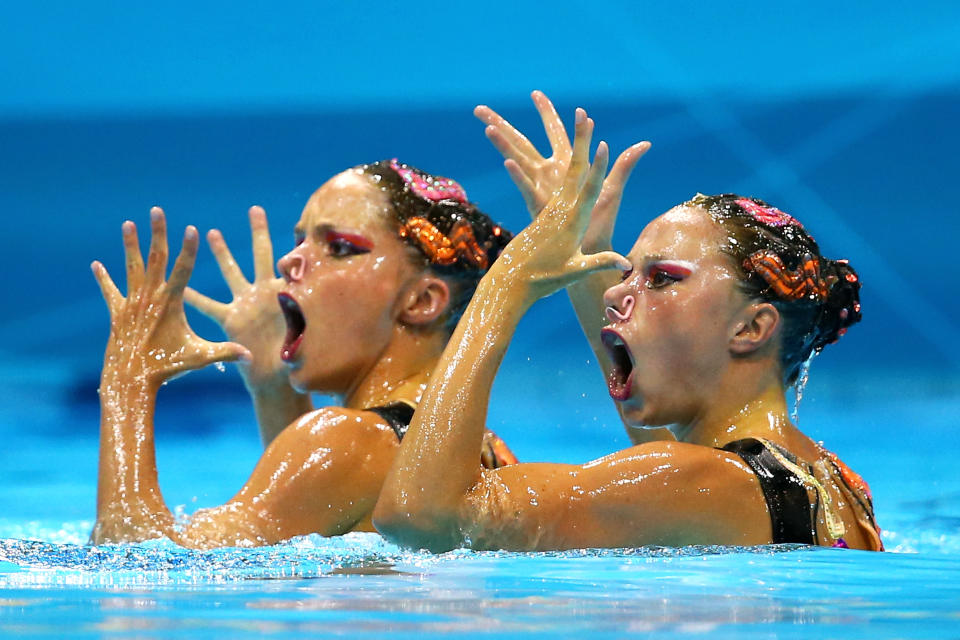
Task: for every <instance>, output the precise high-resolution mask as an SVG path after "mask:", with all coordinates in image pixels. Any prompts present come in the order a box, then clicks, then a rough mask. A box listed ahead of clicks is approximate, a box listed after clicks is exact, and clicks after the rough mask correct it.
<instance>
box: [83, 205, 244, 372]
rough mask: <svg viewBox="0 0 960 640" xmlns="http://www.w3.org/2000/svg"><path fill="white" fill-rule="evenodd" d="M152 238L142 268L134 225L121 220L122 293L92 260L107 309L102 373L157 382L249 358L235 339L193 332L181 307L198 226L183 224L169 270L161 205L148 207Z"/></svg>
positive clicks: (196, 239)
mask: <svg viewBox="0 0 960 640" xmlns="http://www.w3.org/2000/svg"><path fill="white" fill-rule="evenodd" d="M150 226H151V232H152V239H151V242H150V253H149V254H148V257H147V264H146V268H144V263H143V258H142V256H141V254H140V246H139V241H138V239H137V228H136V225H134V224H133V223H132V222H130V221H127V222H125V223H123V244H124V252H125V254H126V268H127V296H126V297H124V296H123V295H122V294H121V293H120V291H119V290H118V289H117V286H116V285H115V284H114V282H113V280H112V279H111V278H110V275H109V274H108V273H107V270H106V268H104V266H103V265H102V264H101V263H100V262H94V263H93V264H92V265H91V269H92V270H93V275H94V277H95V278H96V279H97V283H98V284H99V285H100V291H101V292H102V293H103V299H104V301H106V303H107V308H108V309H109V311H110V339H109V341H108V343H107V351H106V355H105V357H104V371H103V375H104V377H109V376H111V375H118V376H123V377H124V378H125V379H126V380H127V381H134V380H136V379H139V378H141V377H142V378H144V379H145V380H146V381H147V382H149V383H150V384H153V385H159V384H160V383H162V382H163V381H164V380H167V379H169V378H171V377H173V376H175V375H177V374H180V373H185V372H187V371H191V370H193V369H200V368H202V367H205V366H206V365H208V364H211V363H213V362H220V361H233V360H238V359H241V358H249V357H250V353H249V351H247V350H246V349H245V348H244V347H242V346H241V345H239V344H234V343H231V342H219V343H216V342H209V341H207V340H204V339H203V338H200V337H199V336H197V335H196V334H195V333H194V332H193V330H192V329H191V328H190V326H189V325H188V324H187V319H186V316H185V315H184V313H183V290H184V287H186V285H187V281H188V280H189V279H190V274H191V272H192V271H193V264H194V261H195V260H196V257H197V245H198V238H197V230H196V228H194V227H192V226H190V227H187V229H186V232H185V233H184V236H183V248H182V249H181V251H180V255H179V256H177V259H176V262H175V263H174V265H173V270H172V272H171V273H170V279H169V280H166V281H165V280H164V276H165V273H166V269H167V259H168V248H167V228H166V219H165V218H164V214H163V210H162V209H160V208H159V207H154V208H153V209H151V210H150Z"/></svg>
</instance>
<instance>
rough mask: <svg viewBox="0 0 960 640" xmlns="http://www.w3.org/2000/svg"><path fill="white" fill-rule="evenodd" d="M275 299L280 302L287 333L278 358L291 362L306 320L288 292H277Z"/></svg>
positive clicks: (305, 326) (300, 339) (301, 338)
mask: <svg viewBox="0 0 960 640" xmlns="http://www.w3.org/2000/svg"><path fill="white" fill-rule="evenodd" d="M277 301H278V302H279V303H280V310H281V311H282V312H283V319H284V320H286V322H287V335H286V336H284V338H283V346H282V347H280V358H281V359H282V360H283V361H284V362H292V361H293V358H294V357H295V356H296V353H297V349H298V348H300V343H301V342H302V341H303V331H304V329H306V328H307V321H306V320H305V319H304V317H303V312H302V311H301V310H300V305H298V304H297V301H296V300H294V299H293V298H292V297H291V296H290V294H289V293H281V294H278V295H277Z"/></svg>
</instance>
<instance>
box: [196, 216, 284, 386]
mask: <svg viewBox="0 0 960 640" xmlns="http://www.w3.org/2000/svg"><path fill="white" fill-rule="evenodd" d="M250 231H251V235H252V237H253V271H254V279H253V282H249V281H247V279H246V278H245V277H244V275H243V272H242V271H241V270H240V267H239V266H237V262H236V260H234V258H233V254H232V253H230V249H229V248H228V247H227V243H226V242H225V241H224V239H223V234H221V233H220V231H218V230H217V229H212V230H211V231H210V232H209V233H208V234H207V242H208V243H209V244H210V250H211V251H212V252H213V255H214V257H215V258H216V259H217V264H219V265H220V272H221V273H222V274H223V279H224V280H225V281H226V283H227V286H228V287H229V288H230V293H231V294H233V300H232V301H231V302H229V303H223V302H218V301H216V300H213V299H212V298H208V297H207V296H205V295H203V294H201V293H198V292H197V291H195V290H194V289H191V288H187V290H186V292H185V294H184V299H185V300H186V302H187V304H189V305H190V306H192V307H194V308H195V309H197V310H198V311H200V312H201V313H203V314H204V315H205V316H207V317H208V318H210V319H212V320H213V321H214V322H216V323H217V324H219V325H220V327H221V328H222V329H223V331H224V333H226V334H227V337H228V338H229V339H230V340H233V341H234V342H239V343H240V344H242V345H243V346H245V347H246V348H247V349H249V350H250V353H251V355H252V357H253V359H252V360H251V362H250V363H241V365H240V374H241V375H242V376H243V379H244V382H245V383H246V384H247V386H248V388H250V389H256V388H258V387H262V386H264V385H272V384H285V383H286V380H287V371H286V368H285V367H284V366H283V361H282V360H281V359H280V345H281V344H282V343H283V336H284V332H285V331H286V324H285V323H284V321H283V314H282V313H281V312H280V305H279V304H278V303H277V294H278V293H280V292H281V291H282V290H283V279H282V278H278V277H277V276H276V273H275V271H274V266H273V265H274V263H273V245H272V243H271V241H270V229H269V228H268V227H267V214H266V213H265V212H264V210H263V209H262V208H261V207H251V208H250Z"/></svg>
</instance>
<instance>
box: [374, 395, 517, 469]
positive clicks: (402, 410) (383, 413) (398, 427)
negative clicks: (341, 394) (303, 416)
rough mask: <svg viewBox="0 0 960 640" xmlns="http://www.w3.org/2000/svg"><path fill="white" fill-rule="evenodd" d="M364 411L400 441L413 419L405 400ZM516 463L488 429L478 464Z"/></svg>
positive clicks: (509, 452) (501, 465) (515, 459)
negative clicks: (378, 417)
mask: <svg viewBox="0 0 960 640" xmlns="http://www.w3.org/2000/svg"><path fill="white" fill-rule="evenodd" d="M366 411H372V412H373V413H375V414H377V415H378V416H380V417H381V418H382V419H383V421H384V422H386V423H387V424H388V425H390V428H391V429H393V432H394V433H395V434H397V440H399V441H401V442H402V441H403V436H405V435H406V434H407V429H409V428H410V421H411V420H413V412H414V408H413V407H412V406H410V405H409V404H407V403H406V402H391V403H390V404H385V405H383V406H380V407H369V408H367V409H366ZM516 463H517V457H516V456H515V455H513V452H512V451H510V447H508V446H507V444H506V443H505V442H504V441H503V440H501V439H500V438H499V437H498V436H497V434H495V433H494V432H492V431H489V430H488V431H487V432H486V435H485V436H484V438H483V444H482V445H481V449H480V464H482V465H483V466H484V467H486V468H487V469H497V468H499V467H505V466H506V465H508V464H516Z"/></svg>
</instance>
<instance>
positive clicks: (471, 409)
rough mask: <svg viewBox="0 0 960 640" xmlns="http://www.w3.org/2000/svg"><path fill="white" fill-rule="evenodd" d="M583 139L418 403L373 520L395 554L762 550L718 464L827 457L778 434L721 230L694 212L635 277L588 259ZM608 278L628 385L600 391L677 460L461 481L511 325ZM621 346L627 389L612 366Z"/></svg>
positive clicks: (632, 453)
mask: <svg viewBox="0 0 960 640" xmlns="http://www.w3.org/2000/svg"><path fill="white" fill-rule="evenodd" d="M591 133H592V122H591V121H589V120H588V119H587V118H586V116H585V114H583V113H578V118H577V126H576V133H575V140H574V149H573V154H572V160H571V163H570V169H569V172H568V174H567V177H566V179H565V182H564V185H563V187H562V189H561V190H560V192H559V193H558V194H557V195H556V196H555V198H554V199H553V200H552V201H551V202H550V203H549V204H548V205H547V206H546V207H545V209H544V210H543V212H541V213H540V214H539V215H538V216H537V218H536V219H535V220H534V222H533V223H532V224H531V225H530V226H529V227H527V229H525V230H524V231H523V232H522V233H521V234H519V235H518V236H517V237H516V238H515V239H514V240H513V242H511V244H510V245H509V246H508V247H507V249H506V250H505V251H504V253H503V255H502V256H501V259H500V260H499V261H498V262H497V263H496V264H495V265H494V266H493V267H492V268H491V269H490V271H489V272H488V273H487V275H486V276H485V277H484V279H483V281H482V282H481V283H480V286H479V287H478V289H477V292H476V294H475V296H474V298H473V300H472V301H471V303H470V305H469V306H468V308H467V311H466V313H465V314H464V317H463V319H462V321H461V322H460V324H459V325H458V326H457V330H456V332H455V333H454V335H453V337H452V338H451V340H450V343H449V344H448V347H447V349H446V351H445V352H444V355H443V357H442V358H441V360H440V362H439V364H438V372H440V373H442V375H439V373H438V375H437V376H435V377H434V378H433V380H432V381H431V383H430V385H429V386H428V388H427V391H426V392H425V394H424V398H423V400H422V402H421V404H420V405H419V407H418V409H417V412H416V414H415V416H414V419H413V422H412V423H411V426H410V430H409V431H408V433H407V436H406V437H405V439H404V441H403V445H402V447H401V450H400V452H399V454H398V455H397V458H396V462H395V463H394V465H393V468H392V469H391V471H390V474H389V476H388V478H387V481H386V482H385V484H384V488H383V490H382V492H381V494H380V498H379V500H378V503H377V507H376V509H375V511H374V524H375V525H376V527H377V529H378V530H379V531H380V532H381V533H383V534H384V535H385V536H387V537H388V538H390V539H393V540H394V541H397V542H399V543H401V544H406V545H409V546H413V547H426V548H429V549H432V550H436V551H441V550H446V549H450V548H452V547H456V546H459V545H463V544H470V545H472V546H474V547H479V548H488V547H492V548H507V549H521V550H533V549H563V548H577V547H626V546H638V545H645V544H663V545H671V546H679V545H686V544H741V545H752V544H762V543H767V542H770V541H771V540H772V528H771V522H770V515H769V513H768V511H767V507H766V501H765V499H764V496H763V493H762V491H761V488H760V484H759V482H758V480H757V477H756V476H755V475H754V473H753V472H752V471H751V470H750V469H749V468H748V467H747V466H746V464H745V463H744V462H743V461H742V459H740V458H739V457H738V456H736V455H733V454H731V453H727V452H724V451H721V450H718V449H716V448H715V447H717V446H719V445H722V444H724V443H727V442H731V441H734V440H738V439H741V438H747V437H762V438H767V439H769V440H771V441H773V442H776V443H779V444H782V445H783V446H785V447H786V448H787V449H788V450H789V451H791V452H792V453H794V454H795V455H797V456H798V457H799V458H800V459H801V460H806V461H813V460H816V459H818V458H819V457H820V456H821V452H819V451H818V450H817V449H816V447H815V445H814V444H813V443H812V442H810V441H809V439H807V438H806V437H805V436H804V435H803V434H802V433H800V432H799V431H797V430H796V428H795V427H793V425H791V424H790V423H789V420H788V417H787V411H786V401H785V398H784V389H783V384H782V382H781V376H780V370H779V361H778V355H777V354H778V342H777V341H778V331H779V315H778V314H777V312H776V309H775V308H774V307H773V306H772V305H770V304H767V303H763V302H757V301H752V300H748V299H747V298H746V297H745V296H743V295H742V294H741V293H740V292H739V291H738V290H737V288H736V286H735V280H734V278H733V277H732V265H731V264H729V262H728V261H729V259H728V258H726V257H725V256H724V255H723V254H722V253H721V252H720V241H721V240H722V236H721V233H720V231H719V228H718V227H716V226H715V225H713V223H712V222H711V221H710V220H709V219H708V218H707V216H706V214H705V212H702V211H699V210H690V209H686V208H677V209H674V210H671V211H670V212H668V213H667V214H665V215H664V216H661V217H660V218H658V219H657V220H655V221H654V222H653V223H651V224H650V225H649V226H648V228H647V229H646V230H645V231H644V232H643V235H642V236H641V237H640V239H639V240H638V242H637V244H636V246H635V247H634V250H633V251H632V252H631V254H630V258H629V260H625V259H624V258H623V257H621V256H617V255H616V254H612V253H610V252H606V253H598V254H590V255H584V254H583V253H582V251H581V250H580V247H581V243H582V241H583V238H584V233H585V231H586V229H587V228H588V223H589V216H590V213H591V211H593V210H594V205H595V203H596V201H597V198H598V196H599V194H600V192H601V188H602V186H603V185H602V177H603V175H604V174H605V172H606V164H607V162H606V161H607V151H606V147H605V145H603V144H602V143H601V145H599V147H598V149H597V154H596V157H595V160H594V163H593V165H592V166H591V165H590V163H589V160H588V158H587V150H588V148H589V141H590V136H591ZM581 185H582V187H581ZM622 186H623V183H622V182H620V183H619V184H618V185H617V187H616V190H617V191H619V190H620V189H622ZM613 195H615V196H616V198H617V200H619V193H615V194H613ZM610 268H618V269H621V270H624V271H628V272H629V273H628V275H627V277H626V278H625V279H624V281H623V282H622V283H621V284H618V285H616V286H614V287H612V288H611V289H610V290H608V291H607V292H606V294H605V301H606V305H607V307H608V309H607V311H608V312H609V313H608V315H610V316H613V317H614V318H616V319H617V320H618V322H616V324H615V326H613V327H612V328H611V332H613V335H614V337H616V338H617V339H616V340H613V341H612V343H611V341H610V340H609V338H608V339H607V341H605V342H606V343H607V344H608V346H612V347H613V349H612V352H611V358H610V359H611V361H613V362H614V363H617V366H620V367H621V371H620V372H619V373H618V374H617V375H618V378H617V379H615V380H614V384H612V385H611V391H613V392H615V393H616V394H617V395H618V396H619V397H621V399H620V400H619V402H618V405H619V406H618V408H619V409H620V411H621V414H622V415H623V416H624V420H625V422H627V423H628V425H645V426H656V425H670V428H671V429H672V430H673V433H674V435H675V436H676V438H677V440H679V442H651V443H647V444H642V445H638V446H636V447H632V448H630V449H626V450H623V451H619V452H616V453H613V454H610V455H608V456H606V457H604V458H601V459H599V460H595V461H593V462H589V463H587V464H583V465H561V464H549V463H538V464H517V465H513V466H510V467H505V468H503V469H497V470H483V471H481V470H478V469H476V468H475V467H471V466H469V464H468V462H469V458H468V454H469V452H470V451H472V450H474V449H475V447H476V443H477V442H478V441H479V439H480V438H481V437H482V425H483V420H484V416H485V411H486V405H487V402H488V401H489V393H490V388H491V385H492V383H493V379H494V376H495V374H496V371H497V368H498V367H499V365H500V362H501V360H502V358H503V355H504V353H505V351H506V348H507V346H508V344H509V340H510V338H511V336H512V334H513V331H514V330H515V328H516V325H517V323H518V322H519V319H520V317H522V315H523V313H524V312H525V311H526V309H527V308H529V306H530V305H531V304H533V302H534V301H535V300H537V299H538V298H540V297H542V296H544V295H548V294H549V293H551V292H552V291H555V290H556V289H558V288H560V287H564V286H567V285H569V284H570V282H571V281H575V280H577V279H579V278H583V277H588V276H589V275H590V274H591V273H596V272H598V271H600V270H603V269H610ZM628 296H631V297H632V303H631V304H632V309H628V308H627V307H628V306H630V305H629V304H626V301H627V298H628ZM614 312H616V313H614ZM621 318H623V319H622V320H621ZM618 340H622V341H623V344H624V345H625V346H626V348H627V349H629V353H630V356H631V358H630V360H632V361H633V362H634V363H636V370H635V371H634V370H633V367H632V365H631V364H630V363H629V362H628V361H625V360H624V359H623V358H622V357H621V355H622V354H620V353H619V352H617V351H616V349H618V348H619V347H618V345H617V344H616V343H617V341H618ZM615 373H616V372H615ZM439 460H442V461H443V464H442V465H438V464H436V463H435V462H433V461H439ZM831 490H832V491H833V490H835V487H833V488H832V489H831ZM833 498H834V502H835V504H837V505H838V507H839V509H840V513H841V517H842V519H843V521H844V523H845V524H846V525H847V533H846V536H847V542H848V544H849V545H850V546H851V547H853V548H868V547H869V544H868V542H867V538H866V535H865V534H864V533H863V532H862V531H861V530H860V529H859V528H858V525H857V524H856V520H855V514H854V512H853V511H852V509H851V508H849V505H847V504H846V503H844V500H845V499H846V498H845V497H843V496H840V495H839V494H837V493H835V492H834V494H833ZM817 526H818V528H822V527H823V523H822V522H818V524H817Z"/></svg>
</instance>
